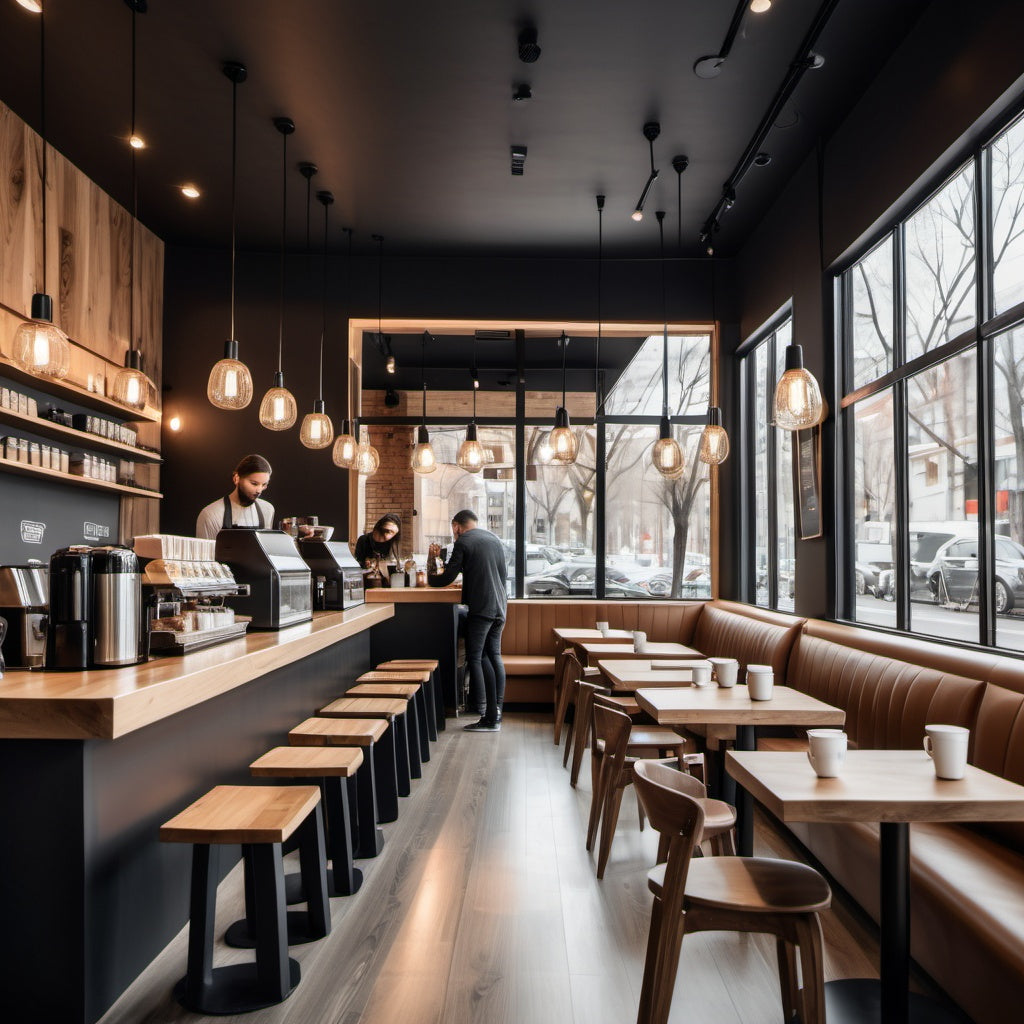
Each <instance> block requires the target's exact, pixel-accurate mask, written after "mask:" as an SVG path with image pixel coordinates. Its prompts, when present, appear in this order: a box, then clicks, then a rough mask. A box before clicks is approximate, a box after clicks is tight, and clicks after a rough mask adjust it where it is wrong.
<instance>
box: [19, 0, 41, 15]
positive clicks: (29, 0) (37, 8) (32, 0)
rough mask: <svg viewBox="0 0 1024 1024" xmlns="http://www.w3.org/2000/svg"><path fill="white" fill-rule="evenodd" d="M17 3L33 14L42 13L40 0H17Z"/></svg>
mask: <svg viewBox="0 0 1024 1024" xmlns="http://www.w3.org/2000/svg"><path fill="white" fill-rule="evenodd" d="M18 3H19V4H21V6H22V7H24V8H25V10H26V11H31V12H32V13H33V14H42V13H43V3H42V0H18Z"/></svg>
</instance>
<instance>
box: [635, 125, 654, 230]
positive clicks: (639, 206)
mask: <svg viewBox="0 0 1024 1024" xmlns="http://www.w3.org/2000/svg"><path fill="white" fill-rule="evenodd" d="M660 134H661V125H660V124H658V122H657V121H648V122H647V123H646V124H645V125H644V138H645V139H646V140H647V145H648V146H649V147H650V151H651V173H650V175H649V176H648V178H647V184H645V185H644V190H643V192H641V193H640V198H639V199H638V200H637V203H636V208H635V209H634V210H633V213H632V218H633V220H635V221H641V220H643V219H644V203H646V202H647V193H648V192H650V191H651V186H652V185H653V184H654V181H655V179H656V178H657V177H658V169H657V168H656V167H655V166H654V140H655V139H656V138H657V137H658V136H659V135H660Z"/></svg>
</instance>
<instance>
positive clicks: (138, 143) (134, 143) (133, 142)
mask: <svg viewBox="0 0 1024 1024" xmlns="http://www.w3.org/2000/svg"><path fill="white" fill-rule="evenodd" d="M128 145H129V146H131V147H132V149H145V148H146V140H145V139H144V138H143V137H142V136H141V135H130V136H129V137H128Z"/></svg>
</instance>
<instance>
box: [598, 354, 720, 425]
mask: <svg viewBox="0 0 1024 1024" xmlns="http://www.w3.org/2000/svg"><path fill="white" fill-rule="evenodd" d="M663 342H664V339H663V337H662V335H660V334H652V335H651V336H650V337H649V338H648V339H647V340H646V341H645V342H644V343H643V345H641V346H640V351H639V352H637V354H636V355H635V356H634V357H633V359H632V361H631V362H630V364H629V366H627V367H626V369H625V370H624V371H623V373H622V375H621V376H620V377H619V379H618V380H617V381H616V382H615V386H614V387H613V388H612V389H611V390H610V391H609V392H608V397H607V398H606V399H605V403H604V411H605V415H606V416H610V417H611V416H660V415H661V404H662V384H661V366H662V347H663ZM668 375H669V376H668V408H669V412H670V413H671V414H672V415H673V416H676V415H679V416H686V415H703V414H704V413H705V412H707V407H708V405H709V404H710V401H709V396H710V394H711V339H710V337H709V336H708V335H706V334H684V335H675V334H670V335H669V336H668Z"/></svg>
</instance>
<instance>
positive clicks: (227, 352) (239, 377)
mask: <svg viewBox="0 0 1024 1024" xmlns="http://www.w3.org/2000/svg"><path fill="white" fill-rule="evenodd" d="M206 397H207V398H208V399H209V400H210V404H211V405H214V406H216V407H217V408H218V409H227V410H228V411H233V410H236V409H244V408H245V407H246V406H247V405H248V404H249V403H250V402H251V401H252V374H251V373H250V372H249V367H248V366H246V365H245V363H243V362H241V361H240V360H239V358H238V342H237V341H226V342H224V358H223V359H219V360H218V361H217V362H216V363H214V364H213V369H211V370H210V379H209V381H208V382H207V384H206Z"/></svg>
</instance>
